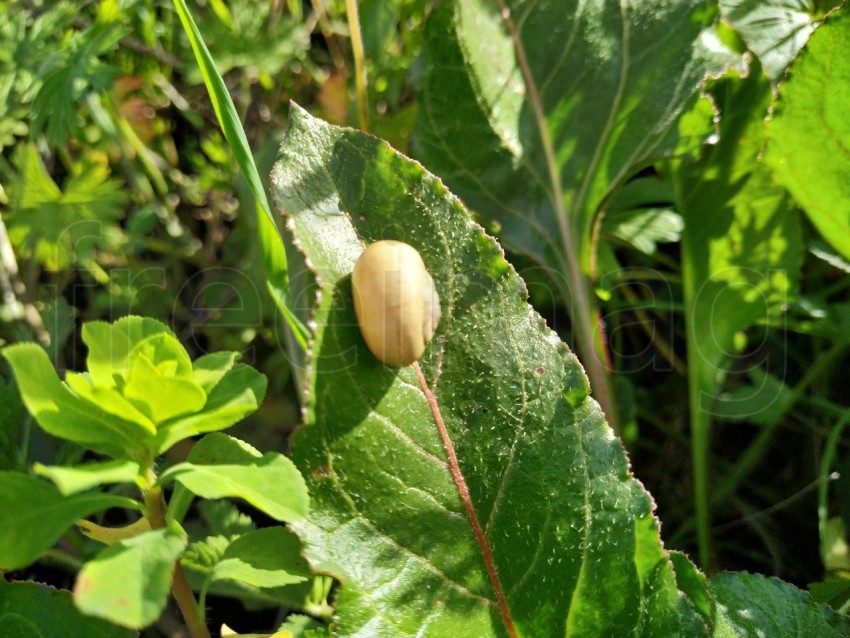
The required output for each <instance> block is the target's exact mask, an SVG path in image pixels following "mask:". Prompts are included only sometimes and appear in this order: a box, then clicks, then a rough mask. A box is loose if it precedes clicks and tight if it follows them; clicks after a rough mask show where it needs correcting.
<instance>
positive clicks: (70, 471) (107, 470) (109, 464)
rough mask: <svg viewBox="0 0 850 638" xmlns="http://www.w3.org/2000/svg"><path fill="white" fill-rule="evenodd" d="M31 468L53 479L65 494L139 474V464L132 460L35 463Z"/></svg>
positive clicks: (116, 481)
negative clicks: (70, 464) (70, 463)
mask: <svg viewBox="0 0 850 638" xmlns="http://www.w3.org/2000/svg"><path fill="white" fill-rule="evenodd" d="M33 470H35V473H36V474H39V475H41V476H45V477H47V478H49V479H50V480H51V481H53V483H54V484H55V485H56V487H58V488H59V491H60V492H61V493H62V494H64V495H66V496H67V495H68V494H76V493H77V492H82V491H84V490H88V489H91V488H93V487H97V486H98V485H106V484H110V483H132V482H134V481H135V480H136V478H137V477H138V476H139V464H138V463H134V462H132V461H104V462H102V463H87V464H86V465H77V466H75V467H64V466H62V465H42V464H41V463H36V464H35V465H34V466H33Z"/></svg>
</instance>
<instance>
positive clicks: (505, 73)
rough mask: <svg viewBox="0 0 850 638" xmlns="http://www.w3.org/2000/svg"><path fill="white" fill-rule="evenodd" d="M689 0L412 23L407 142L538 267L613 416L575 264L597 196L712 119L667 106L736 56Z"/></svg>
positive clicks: (451, 14)
mask: <svg viewBox="0 0 850 638" xmlns="http://www.w3.org/2000/svg"><path fill="white" fill-rule="evenodd" d="M713 17H714V13H713V9H712V8H711V7H710V6H709V5H708V4H706V3H704V2H701V1H697V0H686V1H680V2H651V1H629V2H621V3H615V2H596V3H583V4H578V5H576V6H575V7H573V8H572V9H569V10H568V9H567V8H566V7H565V5H564V4H563V3H562V2H557V1H555V0H548V1H540V2H534V3H532V4H527V3H524V2H519V1H514V0H499V1H498V2H464V1H446V2H440V3H437V5H436V6H435V8H434V10H433V11H432V12H431V13H430V15H429V19H428V23H427V26H426V33H425V44H424V47H423V54H422V58H423V64H422V69H423V70H422V90H421V96H420V99H419V107H420V108H419V117H418V120H417V125H416V129H415V137H414V140H413V143H412V146H411V148H412V149H413V151H414V153H415V154H416V155H417V156H419V157H421V158H422V159H423V161H424V163H425V164H426V166H428V168H429V169H431V170H433V171H434V172H435V173H437V174H438V175H439V176H440V177H441V178H442V179H444V180H445V181H446V183H447V184H448V186H449V187H450V188H451V189H452V191H453V192H454V193H455V194H457V195H458V196H460V197H461V198H462V199H463V201H464V202H465V203H467V204H468V205H469V206H470V207H471V208H473V209H474V210H476V211H477V212H480V213H481V214H483V215H485V216H486V217H488V218H492V219H495V220H497V221H498V222H499V223H500V226H501V231H500V237H501V238H502V240H503V241H504V242H505V245H506V246H508V247H510V248H511V249H512V250H514V251H516V252H520V253H522V254H525V255H527V256H529V257H531V258H532V259H533V260H534V261H535V262H537V264H538V265H540V266H541V267H543V268H545V269H546V271H547V272H548V273H550V278H551V282H552V285H553V286H554V287H555V288H556V289H557V290H558V294H559V296H560V297H561V300H562V304H563V306H564V307H565V308H568V309H569V312H570V318H571V321H572V328H573V333H574V338H573V342H574V343H575V345H576V348H577V350H578V352H579V355H580V356H581V357H582V363H583V364H584V365H585V367H586V369H587V371H588V376H589V377H590V381H591V384H592V386H593V391H594V397H595V398H596V399H597V400H598V401H599V402H600V404H601V405H602V408H603V411H604V412H605V414H606V415H608V417H609V419H611V420H612V421H613V425H614V427H615V429H616V428H617V427H618V424H617V418H616V413H617V409H616V402H615V399H614V397H613V389H612V383H611V380H610V378H609V377H610V375H609V372H608V370H607V369H606V368H607V365H608V361H607V360H608V354H607V352H606V346H605V341H604V326H603V325H602V322H601V318H600V317H599V314H598V311H597V308H596V299H595V297H594V294H593V290H592V285H591V282H590V277H591V275H592V264H593V260H594V257H595V255H594V251H595V246H596V242H595V241H594V237H593V235H594V226H595V223H596V220H597V219H598V213H599V210H600V207H601V206H602V205H603V204H604V202H605V201H606V199H607V198H608V197H609V196H610V195H611V194H612V193H614V192H615V191H616V189H617V188H618V187H620V186H621V185H622V184H623V183H624V182H625V181H626V179H627V178H628V177H629V176H630V175H631V174H633V173H634V172H635V171H636V170H637V169H638V167H640V166H641V165H645V164H647V163H649V162H650V161H651V160H653V159H656V158H660V157H671V156H678V155H682V154H694V153H695V152H696V150H697V149H698V147H699V145H700V144H701V142H702V141H703V140H704V139H705V138H706V137H707V136H708V135H709V134H710V133H711V132H712V131H711V126H708V127H707V126H706V122H705V121H702V122H700V121H698V120H697V119H694V118H689V117H685V118H681V116H682V114H688V113H690V111H691V110H692V109H693V107H694V105H695V104H696V102H697V101H698V99H699V84H700V80H701V78H703V76H705V75H706V74H707V73H717V72H720V70H721V69H723V68H724V67H725V66H727V65H729V64H732V63H734V62H735V59H736V57H737V58H740V56H734V55H730V54H729V52H728V50H727V49H726V48H725V47H724V45H722V43H721V42H720V41H719V39H718V38H717V35H716V34H715V33H714V31H713V30H712V29H710V28H707V27H708V25H709V24H710V22H711V20H712V19H713Z"/></svg>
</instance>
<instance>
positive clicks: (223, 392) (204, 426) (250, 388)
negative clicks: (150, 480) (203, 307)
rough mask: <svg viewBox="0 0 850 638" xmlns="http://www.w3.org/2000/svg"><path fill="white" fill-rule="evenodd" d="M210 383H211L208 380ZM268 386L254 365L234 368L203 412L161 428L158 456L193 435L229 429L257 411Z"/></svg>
mask: <svg viewBox="0 0 850 638" xmlns="http://www.w3.org/2000/svg"><path fill="white" fill-rule="evenodd" d="M205 363H206V362H205ZM204 374H206V372H204ZM207 381H208V382H210V380H209V378H207ZM267 385H268V380H267V379H266V377H265V375H263V374H261V373H259V372H257V371H256V370H254V368H252V367H251V366H247V365H244V364H241V363H240V364H236V365H234V366H233V367H232V368H230V369H229V370H228V371H227V372H226V373H224V375H222V376H221V378H220V379H219V380H218V382H217V383H216V384H215V385H214V386H213V388H212V390H210V393H209V395H208V396H207V401H206V403H205V404H204V406H203V408H202V409H200V410H199V411H198V412H196V413H195V414H190V415H188V416H185V417H178V418H176V419H172V420H171V421H168V422H166V423H164V424H162V425H161V426H160V427H159V428H158V431H157V436H156V440H157V447H156V450H157V452H156V453H157V454H162V453H163V452H165V450H167V449H169V448H170V447H171V446H172V445H174V444H175V443H177V442H178V441H182V440H183V439H187V438H189V437H190V436H196V435H198V434H205V433H207V432H214V431H216V430H223V429H224V428H228V427H230V426H231V425H233V424H234V423H236V422H237V421H239V420H241V419H243V418H244V417H246V416H248V415H249V414H251V413H253V412H255V411H256V410H257V408H259V407H260V405H261V404H262V402H263V399H264V398H265V396H266V387H267Z"/></svg>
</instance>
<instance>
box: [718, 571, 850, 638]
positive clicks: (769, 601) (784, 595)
mask: <svg viewBox="0 0 850 638" xmlns="http://www.w3.org/2000/svg"><path fill="white" fill-rule="evenodd" d="M710 587H711V595H712V596H713V597H714V600H715V604H716V605H717V616H718V618H717V622H718V627H719V628H722V629H723V630H724V631H725V632H727V633H724V634H722V635H726V636H740V637H742V638H743V637H745V636H747V637H748V636H817V637H818V638H839V637H840V636H847V635H850V619H848V618H847V617H846V616H842V615H840V614H837V613H835V612H834V611H832V610H831V609H830V608H829V607H827V606H826V605H823V604H818V603H815V602H813V601H812V599H811V597H810V596H809V594H807V593H806V592H804V591H801V590H799V589H797V588H796V587H794V586H793V585H789V584H788V583H783V582H782V581H781V580H779V579H778V578H768V577H766V576H761V575H757V574H747V573H745V572H739V573H735V574H731V573H722V574H718V575H717V576H715V577H714V578H712V579H711V584H710ZM715 635H718V636H719V635H721V633H720V630H719V629H718V630H715Z"/></svg>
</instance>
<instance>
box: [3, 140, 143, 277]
mask: <svg viewBox="0 0 850 638" xmlns="http://www.w3.org/2000/svg"><path fill="white" fill-rule="evenodd" d="M15 163H16V166H17V168H18V179H17V180H15V181H14V182H12V184H11V188H10V196H9V214H8V216H6V215H4V220H5V222H6V225H7V227H8V231H9V239H10V241H11V242H12V244H13V245H14V246H15V247H16V248H17V249H18V250H19V251H20V254H21V255H23V256H24V257H26V258H27V259H32V260H33V261H34V262H35V263H36V264H40V265H43V266H44V267H45V268H47V269H48V270H54V271H59V270H63V269H65V268H67V267H68V266H69V265H70V264H72V263H75V262H76V261H77V259H90V258H92V256H93V254H94V251H95V249H96V248H100V247H112V248H115V249H117V248H118V247H119V245H120V242H121V239H122V237H123V234H122V232H121V229H120V228H119V227H118V225H117V224H116V222H117V221H118V220H119V219H120V218H121V217H122V216H123V214H124V205H125V204H126V202H127V192H126V190H125V189H124V187H123V186H122V185H121V183H120V182H118V181H117V180H114V179H109V177H108V175H109V169H108V166H107V165H106V164H105V163H104V162H102V161H101V162H84V163H83V164H82V165H80V166H79V167H77V171H78V172H77V173H76V174H74V175H72V176H71V177H70V178H68V180H67V181H66V182H65V185H64V188H62V189H60V188H59V187H58V186H57V185H56V183H55V182H54V181H53V178H52V177H50V174H49V173H48V172H47V169H46V168H45V166H44V163H43V162H42V161H41V156H40V155H39V154H38V150H37V149H36V147H35V146H34V145H32V144H27V145H22V146H21V147H20V148H19V150H18V151H17V153H16V155H15Z"/></svg>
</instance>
